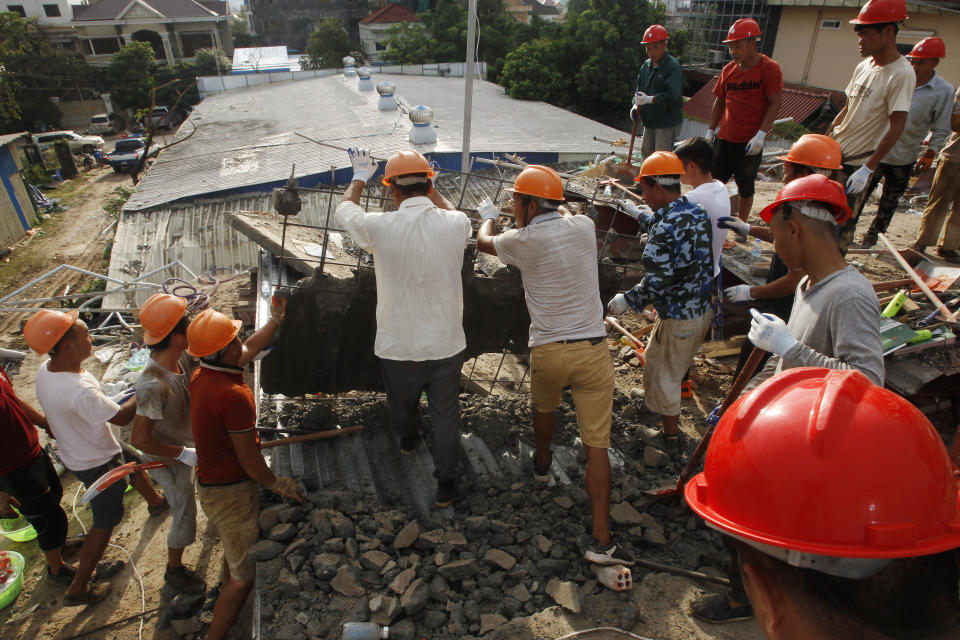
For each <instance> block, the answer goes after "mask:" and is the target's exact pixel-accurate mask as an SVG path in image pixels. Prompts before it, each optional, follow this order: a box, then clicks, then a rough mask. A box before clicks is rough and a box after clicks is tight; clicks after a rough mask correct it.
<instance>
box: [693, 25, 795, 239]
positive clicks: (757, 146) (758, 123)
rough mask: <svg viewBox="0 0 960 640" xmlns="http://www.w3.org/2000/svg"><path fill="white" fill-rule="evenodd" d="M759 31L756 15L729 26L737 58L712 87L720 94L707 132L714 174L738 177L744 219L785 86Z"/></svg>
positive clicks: (729, 43) (729, 40)
mask: <svg viewBox="0 0 960 640" xmlns="http://www.w3.org/2000/svg"><path fill="white" fill-rule="evenodd" d="M760 35H761V32H760V25H758V24H757V22H756V20H753V19H752V18H741V19H740V20H737V21H736V22H734V23H733V25H732V26H731V27H730V31H729V32H728V36H727V39H726V40H724V43H726V45H727V47H728V48H729V49H730V57H731V58H733V61H732V62H730V63H729V64H727V66H725V67H724V68H723V71H721V72H720V79H719V80H718V81H717V85H716V86H715V87H714V88H713V95H714V96H716V98H715V99H714V101H713V111H712V112H711V114H710V128H709V129H707V134H706V138H707V142H710V143H714V142H715V144H714V156H713V167H712V168H711V172H712V173H713V177H714V178H716V179H717V180H719V181H720V182H723V183H726V182H727V181H728V180H729V179H730V177H731V176H733V178H734V180H736V183H737V190H738V191H739V192H740V205H739V209H738V212H737V215H739V217H740V219H741V220H743V221H746V220H747V218H748V217H749V216H750V208H751V207H752V206H753V192H754V182H755V181H756V179H757V170H758V169H759V168H760V159H761V157H762V154H763V141H764V139H765V138H766V137H767V133H769V131H770V129H771V128H772V127H773V120H774V118H776V116H777V111H779V110H780V93H781V92H782V91H783V74H782V73H781V72H780V65H779V64H777V63H776V62H774V61H773V60H771V59H770V58H768V57H767V56H766V55H764V54H762V53H760V52H759V51H758V50H757V43H758V41H759V37H760Z"/></svg>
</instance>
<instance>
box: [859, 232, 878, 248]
mask: <svg viewBox="0 0 960 640" xmlns="http://www.w3.org/2000/svg"><path fill="white" fill-rule="evenodd" d="M877 239H878V238H877V236H875V235H873V234H871V233H868V234H867V235H865V236H863V240H861V241H860V248H861V249H872V248H873V247H875V246H877Z"/></svg>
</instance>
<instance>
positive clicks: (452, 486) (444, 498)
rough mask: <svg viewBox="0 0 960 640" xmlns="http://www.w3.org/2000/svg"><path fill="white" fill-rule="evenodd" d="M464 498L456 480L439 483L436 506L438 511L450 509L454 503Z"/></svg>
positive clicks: (440, 481)
mask: <svg viewBox="0 0 960 640" xmlns="http://www.w3.org/2000/svg"><path fill="white" fill-rule="evenodd" d="M461 498H463V492H462V491H460V489H459V488H458V487H457V482H456V480H438V481H437V499H436V501H435V502H434V505H435V506H436V507H437V508H438V509H443V508H445V507H449V506H450V505H451V504H452V503H453V502H454V501H456V500H460V499H461Z"/></svg>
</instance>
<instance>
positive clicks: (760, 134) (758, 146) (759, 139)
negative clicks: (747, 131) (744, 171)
mask: <svg viewBox="0 0 960 640" xmlns="http://www.w3.org/2000/svg"><path fill="white" fill-rule="evenodd" d="M766 139H767V134H766V132H764V131H763V129H761V130H760V131H757V132H756V133H755V134H753V137H752V138H750V142H748V143H747V150H746V152H744V154H743V155H745V156H755V155H757V154H758V153H760V152H761V151H763V141H764V140H766Z"/></svg>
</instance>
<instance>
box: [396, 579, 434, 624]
mask: <svg viewBox="0 0 960 640" xmlns="http://www.w3.org/2000/svg"><path fill="white" fill-rule="evenodd" d="M429 599H430V585H429V584H427V583H426V582H424V581H423V579H422V578H417V579H416V580H414V581H413V582H412V583H410V586H409V587H408V588H407V590H406V591H405V592H404V593H403V595H402V596H400V606H401V607H403V612H404V613H405V614H407V615H408V616H412V615H413V614H415V613H417V612H418V611H420V610H421V609H423V608H424V607H425V606H427V600H429Z"/></svg>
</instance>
